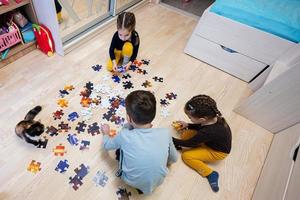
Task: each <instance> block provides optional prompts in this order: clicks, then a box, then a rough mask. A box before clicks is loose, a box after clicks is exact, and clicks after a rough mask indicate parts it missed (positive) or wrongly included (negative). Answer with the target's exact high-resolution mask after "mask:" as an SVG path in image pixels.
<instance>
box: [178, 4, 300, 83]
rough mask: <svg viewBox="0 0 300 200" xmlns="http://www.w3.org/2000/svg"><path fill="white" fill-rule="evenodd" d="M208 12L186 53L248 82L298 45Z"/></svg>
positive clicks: (203, 17)
mask: <svg viewBox="0 0 300 200" xmlns="http://www.w3.org/2000/svg"><path fill="white" fill-rule="evenodd" d="M209 9H210V7H209V8H207V9H206V10H205V12H204V13H203V15H202V17H201V18H200V20H199V22H198V24H197V26H196V28H195V29H194V31H193V33H192V35H191V37H190V39H189V41H188V43H187V45H186V47H185V50H184V52H185V53H187V54H189V55H191V56H193V57H195V58H198V59H200V60H202V61H204V62H206V63H208V64H210V65H212V66H214V67H216V68H219V69H220V70H222V71H225V72H227V73H229V74H231V75H233V76H235V77H237V78H240V79H242V80H244V81H246V82H250V81H251V80H253V79H254V78H255V77H256V76H257V75H258V74H259V73H260V72H261V71H262V70H263V69H265V68H266V67H267V66H269V65H272V64H273V63H274V62H275V61H276V59H277V58H279V57H280V55H282V54H283V53H284V52H286V51H287V50H288V49H289V48H292V47H294V46H296V45H297V44H296V43H293V42H290V41H288V40H285V39H282V38H280V37H278V36H275V35H272V34H270V33H267V32H264V31H261V30H258V29H256V28H253V27H250V26H247V25H244V24H242V23H239V22H236V21H233V20H231V19H228V18H225V17H223V16H220V15H217V14H215V13H212V12H210V11H209Z"/></svg>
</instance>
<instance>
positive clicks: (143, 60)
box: [141, 59, 150, 65]
mask: <svg viewBox="0 0 300 200" xmlns="http://www.w3.org/2000/svg"><path fill="white" fill-rule="evenodd" d="M141 62H142V63H143V65H149V64H150V60H146V59H142V60H141Z"/></svg>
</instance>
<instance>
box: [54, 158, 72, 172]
mask: <svg viewBox="0 0 300 200" xmlns="http://www.w3.org/2000/svg"><path fill="white" fill-rule="evenodd" d="M68 168H69V164H68V160H61V161H59V163H58V164H57V166H56V168H55V171H58V172H59V173H64V172H66V171H67V169H68Z"/></svg>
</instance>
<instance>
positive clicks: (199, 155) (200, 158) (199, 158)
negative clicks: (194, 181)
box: [181, 130, 228, 177]
mask: <svg viewBox="0 0 300 200" xmlns="http://www.w3.org/2000/svg"><path fill="white" fill-rule="evenodd" d="M195 134H196V131H195V130H184V131H183V132H182V133H181V139H183V140H187V139H189V138H191V137H193V136H194V135H195ZM227 155H228V154H227V153H223V152H220V151H216V150H213V149H211V148H209V147H208V146H206V145H205V144H202V145H201V146H200V147H196V148H192V149H188V150H184V151H183V153H182V155H181V157H182V160H183V161H184V163H185V164H187V165H188V166H189V167H191V168H193V169H194V170H196V171H197V172H198V173H199V174H200V175H201V176H203V177H206V176H208V175H210V174H211V173H212V172H213V170H212V169H211V168H209V167H208V166H207V164H206V163H205V162H214V161H218V160H223V159H224V158H226V156H227Z"/></svg>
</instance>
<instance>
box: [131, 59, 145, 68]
mask: <svg viewBox="0 0 300 200" xmlns="http://www.w3.org/2000/svg"><path fill="white" fill-rule="evenodd" d="M133 64H134V65H135V66H138V67H140V66H142V64H143V62H141V61H139V60H135V61H133Z"/></svg>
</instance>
